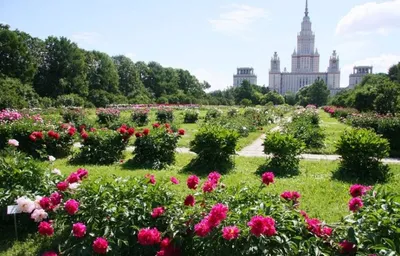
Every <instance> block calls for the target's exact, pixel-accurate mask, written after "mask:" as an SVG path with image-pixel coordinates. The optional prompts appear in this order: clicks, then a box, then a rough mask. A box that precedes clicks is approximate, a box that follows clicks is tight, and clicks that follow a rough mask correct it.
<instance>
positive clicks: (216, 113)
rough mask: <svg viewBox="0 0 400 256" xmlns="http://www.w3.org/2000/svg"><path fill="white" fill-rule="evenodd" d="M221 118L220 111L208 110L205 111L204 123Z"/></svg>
mask: <svg viewBox="0 0 400 256" xmlns="http://www.w3.org/2000/svg"><path fill="white" fill-rule="evenodd" d="M221 116H222V110H220V109H218V108H210V109H209V110H207V113H206V117H205V121H206V122H209V121H211V120H213V119H215V118H218V117H221Z"/></svg>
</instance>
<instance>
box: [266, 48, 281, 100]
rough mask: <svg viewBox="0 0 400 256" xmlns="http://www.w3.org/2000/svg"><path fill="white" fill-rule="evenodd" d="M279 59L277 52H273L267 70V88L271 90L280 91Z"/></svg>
mask: <svg viewBox="0 0 400 256" xmlns="http://www.w3.org/2000/svg"><path fill="white" fill-rule="evenodd" d="M281 78H282V74H281V61H280V59H279V56H278V53H277V52H275V53H274V56H273V57H272V58H271V70H270V71H269V88H270V89H271V90H272V91H276V92H279V93H281Z"/></svg>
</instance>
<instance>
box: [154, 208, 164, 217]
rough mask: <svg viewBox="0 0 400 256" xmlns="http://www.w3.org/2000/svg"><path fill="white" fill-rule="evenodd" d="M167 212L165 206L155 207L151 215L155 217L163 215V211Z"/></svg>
mask: <svg viewBox="0 0 400 256" xmlns="http://www.w3.org/2000/svg"><path fill="white" fill-rule="evenodd" d="M164 212H165V209H164V207H157V208H154V209H153V212H152V213H151V217H153V218H157V217H159V216H161V215H163V213H164Z"/></svg>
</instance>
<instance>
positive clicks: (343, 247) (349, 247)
mask: <svg viewBox="0 0 400 256" xmlns="http://www.w3.org/2000/svg"><path fill="white" fill-rule="evenodd" d="M339 246H340V253H342V254H351V253H354V252H356V251H357V246H356V245H355V244H353V243H352V242H349V241H347V240H344V241H342V242H340V243H339Z"/></svg>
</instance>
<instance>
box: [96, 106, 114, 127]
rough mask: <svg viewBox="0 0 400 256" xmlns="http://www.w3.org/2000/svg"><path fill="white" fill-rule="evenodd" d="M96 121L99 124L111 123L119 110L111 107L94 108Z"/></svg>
mask: <svg viewBox="0 0 400 256" xmlns="http://www.w3.org/2000/svg"><path fill="white" fill-rule="evenodd" d="M96 115H97V122H98V123H99V124H105V125H108V124H111V123H114V122H116V121H117V120H118V119H119V116H120V111H119V110H118V109H112V108H99V109H97V110H96Z"/></svg>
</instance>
